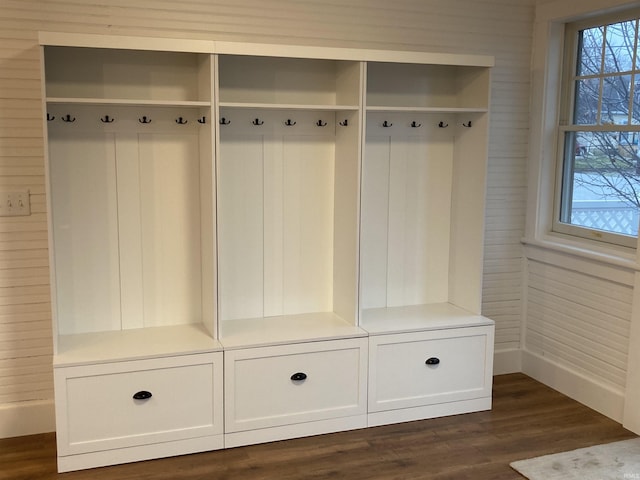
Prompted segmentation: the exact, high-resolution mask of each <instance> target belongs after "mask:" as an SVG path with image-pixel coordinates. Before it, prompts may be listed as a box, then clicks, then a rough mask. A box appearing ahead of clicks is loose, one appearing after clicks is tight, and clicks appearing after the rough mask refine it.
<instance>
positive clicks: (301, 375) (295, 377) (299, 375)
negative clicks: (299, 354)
mask: <svg viewBox="0 0 640 480" xmlns="http://www.w3.org/2000/svg"><path fill="white" fill-rule="evenodd" d="M306 379H307V374H306V373H302V372H298V373H294V374H293V375H291V380H292V381H294V382H301V381H303V380H306Z"/></svg>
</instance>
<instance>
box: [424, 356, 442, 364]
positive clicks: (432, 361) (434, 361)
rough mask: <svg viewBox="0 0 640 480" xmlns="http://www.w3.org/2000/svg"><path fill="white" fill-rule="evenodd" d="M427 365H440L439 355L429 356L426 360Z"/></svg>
mask: <svg viewBox="0 0 640 480" xmlns="http://www.w3.org/2000/svg"><path fill="white" fill-rule="evenodd" d="M424 363H425V364H426V365H438V364H439V363H440V359H439V358H437V357H431V358H427V361H426V362H424Z"/></svg>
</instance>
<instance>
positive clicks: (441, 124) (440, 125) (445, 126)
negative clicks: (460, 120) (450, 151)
mask: <svg viewBox="0 0 640 480" xmlns="http://www.w3.org/2000/svg"><path fill="white" fill-rule="evenodd" d="M448 126H449V124H448V123H444V122H440V123H439V124H438V127H440V128H447V127H448Z"/></svg>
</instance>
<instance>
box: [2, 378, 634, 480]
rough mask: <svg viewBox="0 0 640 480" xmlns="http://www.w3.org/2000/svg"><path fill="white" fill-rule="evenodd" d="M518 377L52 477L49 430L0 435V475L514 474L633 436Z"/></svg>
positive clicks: (162, 478) (75, 479) (236, 479)
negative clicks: (352, 421)
mask: <svg viewBox="0 0 640 480" xmlns="http://www.w3.org/2000/svg"><path fill="white" fill-rule="evenodd" d="M633 437H635V435H633V434H632V433H631V432H629V431H627V430H625V429H624V428H622V427H621V426H620V425H619V424H617V423H615V422H613V421H612V420H609V419H607V418H606V417H604V416H602V415H600V414H598V413H596V412H594V411H593V410H590V409H589V408H587V407H585V406H583V405H581V404H579V403H577V402H574V401H572V400H570V399H568V398H567V397H565V396H563V395H561V394H559V393H557V392H555V391H554V390H551V389H550V388H547V387H545V386H543V385H541V384H540V383H538V382H536V381H534V380H532V379H530V378H528V377H526V376H525V375H521V374H513V375H501V376H497V377H495V379H494V402H493V410H491V411H489V412H480V413H472V414H467V415H458V416H453V417H447V418H439V419H434V420H423V421H418V422H410V423H403V424H397V425H388V426H383V427H376V428H368V429H363V430H356V431H351V432H342V433H335V434H331V435H321V436H316V437H309V438H302V439H296V440H287V441H283V442H274V443H270V444H264V445H255V446H250V447H242V448H233V449H229V450H219V451H215V452H209V453H201V454H195V455H185V456H182V457H174V458H168V459H161V460H153V461H148V462H138V463H133V464H128V465H120V466H114V467H106V468H98V469H93V470H85V471H80V472H70V473H66V474H62V475H58V474H56V473H55V471H56V460H55V437H54V435H53V434H43V435H33V436H28V437H18V438H13V439H3V440H0V479H3V480H4V479H11V480H18V479H20V480H45V479H46V480H49V479H56V480H89V479H91V480H116V479H117V480H134V479H135V480H205V479H207V480H223V479H233V480H240V479H241V480H266V479H273V480H293V479H313V480H318V479H329V478H331V479H347V480H359V479H362V480H376V479H385V480H387V479H397V480H399V479H411V480H415V479H436V480H441V479H452V480H453V479H455V480H463V479H473V480H483V479H490V480H496V479H505V480H506V479H509V480H511V479H513V480H517V479H522V477H520V475H518V474H517V473H515V472H514V471H513V470H511V468H510V467H509V463H510V462H512V461H514V460H519V459H523V458H529V457H534V456H538V455H544V454H548V453H555V452H561V451H566V450H572V449H575V448H581V447H586V446H590V445H596V444H599V443H607V442H612V441H617V440H624V439H628V438H633Z"/></svg>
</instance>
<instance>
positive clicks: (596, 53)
mask: <svg viewBox="0 0 640 480" xmlns="http://www.w3.org/2000/svg"><path fill="white" fill-rule="evenodd" d="M603 39H604V27H596V28H587V29H586V30H583V31H582V32H580V48H579V51H578V65H577V72H576V74H577V75H578V76H580V75H596V74H598V73H600V71H601V68H602V42H603Z"/></svg>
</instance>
